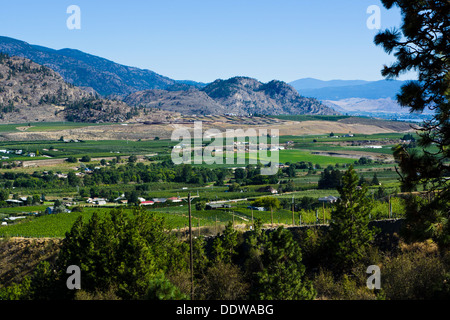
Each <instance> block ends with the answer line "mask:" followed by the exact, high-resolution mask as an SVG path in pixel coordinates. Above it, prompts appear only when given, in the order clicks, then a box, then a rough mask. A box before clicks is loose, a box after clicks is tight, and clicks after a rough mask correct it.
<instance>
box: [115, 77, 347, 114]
mask: <svg viewBox="0 0 450 320" xmlns="http://www.w3.org/2000/svg"><path fill="white" fill-rule="evenodd" d="M124 101H125V102H126V103H128V104H130V105H134V106H145V107H158V108H161V109H163V110H170V111H178V112H182V113H183V114H184V115H192V114H198V115H207V114H226V113H228V114H236V115H248V114H265V115H278V114H318V115H333V114H338V112H336V111H334V110H333V109H331V108H329V107H327V106H325V105H323V104H322V103H320V102H319V101H318V100H316V99H312V98H305V97H302V96H301V95H300V94H299V93H298V92H297V91H296V90H295V89H294V88H293V87H291V86H290V85H288V84H287V83H285V82H282V81H276V80H273V81H271V82H269V83H262V82H259V81H257V80H255V79H252V78H247V77H234V78H231V79H228V80H216V81H214V82H213V83H210V84H208V85H207V86H205V87H204V88H203V89H201V90H198V89H190V90H188V91H167V90H145V91H141V92H135V93H132V94H130V95H129V96H128V97H126V98H125V99H124Z"/></svg>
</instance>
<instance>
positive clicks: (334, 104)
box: [323, 98, 409, 113]
mask: <svg viewBox="0 0 450 320" xmlns="http://www.w3.org/2000/svg"><path fill="white" fill-rule="evenodd" d="M323 103H324V104H325V105H327V106H329V107H331V108H333V109H335V110H338V111H340V112H343V113H346V112H370V113H376V112H382V113H404V112H408V111H409V110H408V108H402V107H401V106H400V105H399V104H398V103H397V101H395V100H392V99H391V98H382V99H361V98H350V99H343V100H338V101H331V100H325V101H323Z"/></svg>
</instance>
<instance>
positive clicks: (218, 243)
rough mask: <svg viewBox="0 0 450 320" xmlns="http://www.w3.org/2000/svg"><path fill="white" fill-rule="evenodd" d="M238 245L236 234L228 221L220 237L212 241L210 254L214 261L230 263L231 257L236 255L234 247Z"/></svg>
mask: <svg viewBox="0 0 450 320" xmlns="http://www.w3.org/2000/svg"><path fill="white" fill-rule="evenodd" d="M237 245H238V233H237V231H236V230H235V229H234V228H233V223H232V222H231V221H230V222H228V225H227V226H226V228H225V230H224V232H223V234H222V236H220V237H217V238H215V239H214V242H213V247H212V253H213V257H214V261H217V262H224V263H228V264H229V263H231V262H232V259H233V256H234V255H235V254H236V250H235V248H236V246H237Z"/></svg>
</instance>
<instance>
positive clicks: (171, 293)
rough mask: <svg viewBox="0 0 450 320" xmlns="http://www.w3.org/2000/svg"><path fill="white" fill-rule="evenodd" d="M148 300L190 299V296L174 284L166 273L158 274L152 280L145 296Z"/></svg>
mask: <svg viewBox="0 0 450 320" xmlns="http://www.w3.org/2000/svg"><path fill="white" fill-rule="evenodd" d="M144 298H145V299H148V300H188V298H189V297H188V296H187V295H185V294H183V293H182V292H181V291H180V289H178V288H177V287H176V286H174V285H173V284H172V283H171V282H170V281H169V280H168V279H166V277H165V276H164V274H158V275H157V276H155V277H154V278H153V279H151V280H150V282H149V286H148V291H147V293H146V295H145V297H144Z"/></svg>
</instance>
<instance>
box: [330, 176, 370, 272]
mask: <svg viewBox="0 0 450 320" xmlns="http://www.w3.org/2000/svg"><path fill="white" fill-rule="evenodd" d="M358 180H359V179H358V175H357V174H356V172H355V170H354V169H353V167H350V168H349V169H348V170H347V171H346V172H345V173H344V175H343V177H342V186H341V187H340V188H339V194H340V199H339V200H338V203H337V204H336V206H335V209H334V211H333V212H332V214H331V217H332V220H331V223H330V232H329V234H328V237H329V243H330V244H329V246H330V248H332V251H333V255H334V256H333V260H334V267H335V269H336V270H340V271H343V270H345V271H348V270H350V269H351V268H352V267H353V266H355V265H356V264H357V263H358V262H359V261H361V259H362V258H363V257H364V254H365V252H366V249H367V248H368V246H369V245H370V243H371V241H372V240H373V236H374V231H373V230H370V229H369V227H368V224H369V214H370V210H371V206H370V200H369V198H368V197H367V187H366V186H365V185H363V186H362V187H358Z"/></svg>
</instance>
